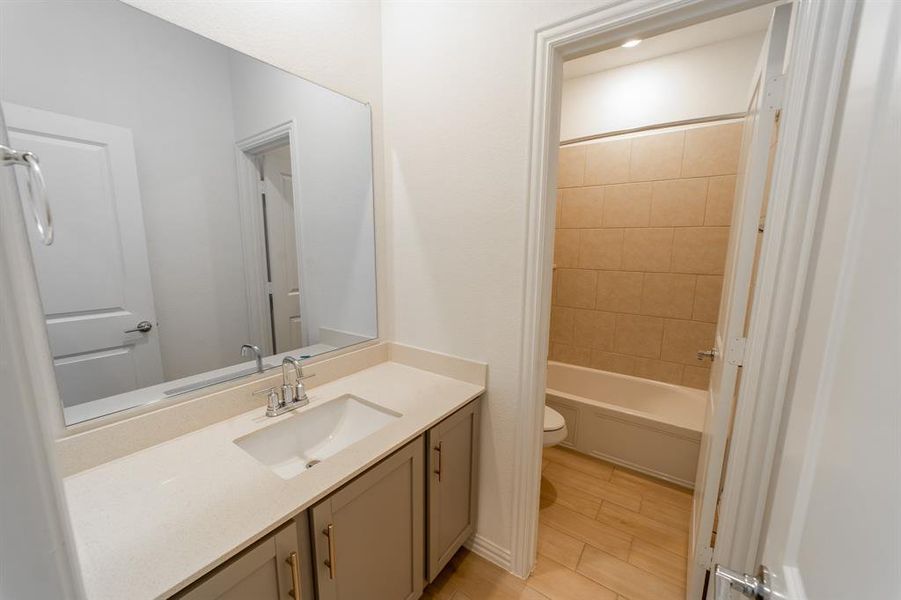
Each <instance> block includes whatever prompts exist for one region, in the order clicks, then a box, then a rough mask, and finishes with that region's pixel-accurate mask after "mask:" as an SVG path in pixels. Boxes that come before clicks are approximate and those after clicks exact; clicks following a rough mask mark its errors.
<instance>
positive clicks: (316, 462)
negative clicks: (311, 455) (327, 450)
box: [307, 460, 320, 469]
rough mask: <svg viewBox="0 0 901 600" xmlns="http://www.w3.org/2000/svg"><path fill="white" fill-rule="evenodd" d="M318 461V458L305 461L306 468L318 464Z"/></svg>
mask: <svg viewBox="0 0 901 600" xmlns="http://www.w3.org/2000/svg"><path fill="white" fill-rule="evenodd" d="M319 462H320V461H318V460H311V461H310V462H308V463H307V468H308V469H310V468H312V467H315V466H316V465H318V464H319Z"/></svg>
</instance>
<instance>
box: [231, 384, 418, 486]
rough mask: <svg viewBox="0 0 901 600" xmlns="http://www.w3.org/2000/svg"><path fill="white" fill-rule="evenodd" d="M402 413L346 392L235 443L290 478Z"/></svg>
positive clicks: (383, 425) (369, 433)
mask: <svg viewBox="0 0 901 600" xmlns="http://www.w3.org/2000/svg"><path fill="white" fill-rule="evenodd" d="M400 416H401V415H400V414H399V413H396V412H394V411H392V410H388V409H387V408H383V407H381V406H378V405H376V404H373V403H372V402H368V401H366V400H363V399H362V398H357V397H356V396H351V395H350V394H345V395H344V396H340V397H338V398H335V399H334V400H329V401H328V402H325V403H323V404H321V405H319V406H315V407H314V408H311V409H309V410H305V411H302V412H297V413H294V414H293V415H292V416H291V417H290V418H288V419H285V420H283V421H281V422H279V423H276V424H274V425H270V426H269V427H265V428H263V429H260V430H259V431H255V432H253V433H251V434H248V435H245V436H244V437H242V438H238V439H237V440H235V444H237V445H238V447H240V448H241V449H242V450H244V452H247V453H248V454H249V455H251V456H252V457H254V458H255V459H256V460H258V461H259V462H261V463H263V464H264V465H266V466H267V467H269V468H270V469H272V470H273V471H274V472H275V474H276V475H278V476H279V477H281V478H282V479H291V478H292V477H296V476H297V475H299V474H301V473H303V472H304V471H305V470H307V469H309V468H310V467H312V466H313V465H316V464H317V463H319V462H321V461H323V460H325V459H326V458H328V457H330V456H332V455H334V454H336V453H338V452H340V451H341V450H343V449H345V448H347V447H348V446H350V445H352V444H354V443H355V442H358V441H360V440H362V439H363V438H365V437H367V436H369V435H372V434H373V433H375V432H376V431H378V430H380V429H382V428H383V427H385V426H386V425H388V424H389V423H391V422H392V421H394V420H395V419H398V418H399V417H400Z"/></svg>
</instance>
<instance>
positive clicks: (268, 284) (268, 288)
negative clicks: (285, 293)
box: [263, 281, 272, 296]
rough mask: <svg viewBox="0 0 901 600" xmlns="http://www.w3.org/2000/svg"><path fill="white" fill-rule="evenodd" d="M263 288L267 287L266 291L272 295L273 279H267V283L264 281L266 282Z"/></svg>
mask: <svg viewBox="0 0 901 600" xmlns="http://www.w3.org/2000/svg"><path fill="white" fill-rule="evenodd" d="M263 289H265V290H266V293H267V294H269V295H270V296H271V295H272V282H271V281H267V282H266V283H264V284H263Z"/></svg>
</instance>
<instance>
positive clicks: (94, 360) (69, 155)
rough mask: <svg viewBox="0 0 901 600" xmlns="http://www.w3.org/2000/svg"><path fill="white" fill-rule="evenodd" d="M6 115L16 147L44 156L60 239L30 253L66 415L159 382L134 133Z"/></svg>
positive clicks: (52, 116)
mask: <svg viewBox="0 0 901 600" xmlns="http://www.w3.org/2000/svg"><path fill="white" fill-rule="evenodd" d="M4 113H5V115H6V119H7V124H8V127H9V137H10V141H11V142H12V143H13V145H14V146H18V147H27V148H28V149H29V150H31V151H33V152H35V153H36V154H37V155H38V156H40V157H41V164H42V166H43V167H44V173H45V178H46V181H47V187H48V189H50V190H52V197H51V199H52V203H53V211H54V212H53V218H54V222H55V226H56V230H57V235H56V240H55V241H54V243H53V245H52V246H44V245H43V244H41V243H40V241H38V240H37V238H36V236H35V235H34V233H33V232H32V233H31V249H32V256H33V257H34V262H35V270H36V273H37V279H38V285H39V287H40V292H41V302H42V303H43V305H44V312H45V314H46V318H47V333H48V336H49V338H50V349H51V352H52V353H53V363H54V368H55V370H56V378H57V382H58V384H59V388H60V389H59V391H60V396H61V398H62V401H63V404H64V406H65V407H66V410H67V411H68V410H73V408H72V407H75V406H77V405H80V404H84V403H86V402H90V401H91V400H97V399H98V398H104V397H106V396H112V395H114V394H121V393H123V392H130V391H132V390H135V389H138V388H141V387H145V386H148V385H154V384H157V383H161V382H162V381H163V369H162V360H161V356H160V345H159V337H158V328H157V321H156V311H155V310H154V301H153V290H152V287H151V282H150V266H149V263H148V260H147V242H146V238H145V234H144V217H143V213H142V209H141V194H140V191H139V188H138V172H137V167H136V162H135V151H134V144H133V141H132V134H131V131H130V130H128V129H126V128H124V127H118V126H116V125H110V124H108V123H101V122H98V121H89V120H87V119H81V118H76V117H72V116H69V115H64V114H59V113H55V112H50V111H46V110H39V109H35V108H31V107H26V106H20V105H16V104H12V103H4ZM18 175H19V176H21V173H19V174H18ZM20 183H21V181H20ZM22 187H23V190H22V193H21V194H20V195H21V197H22V198H25V197H27V195H26V193H25V190H24V186H22ZM145 321H146V323H143V322H145ZM139 323H141V324H142V325H141V326H139ZM148 324H149V328H147V327H148ZM145 328H146V330H145ZM74 410H78V409H74Z"/></svg>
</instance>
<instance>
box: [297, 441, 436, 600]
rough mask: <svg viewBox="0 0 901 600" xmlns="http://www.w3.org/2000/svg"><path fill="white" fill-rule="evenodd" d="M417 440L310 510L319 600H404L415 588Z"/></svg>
mask: <svg viewBox="0 0 901 600" xmlns="http://www.w3.org/2000/svg"><path fill="white" fill-rule="evenodd" d="M422 453H423V440H422V438H421V437H420V438H418V439H416V440H415V441H414V442H411V443H410V444H408V445H407V446H404V447H403V448H401V449H400V450H398V451H397V452H395V453H394V454H392V455H391V456H390V457H388V458H387V459H385V460H384V461H382V462H381V463H379V464H378V465H376V466H375V467H372V468H371V469H369V470H368V471H367V472H366V473H364V474H363V475H361V476H359V477H358V478H356V479H355V480H353V481H352V482H350V483H349V484H347V485H346V486H344V487H343V488H341V489H340V490H338V491H337V492H335V493H334V494H332V495H331V496H329V497H328V498H326V499H325V500H323V501H322V502H320V503H319V504H317V505H316V506H314V507H313V509H312V510H311V522H312V528H313V531H312V536H313V557H314V565H315V566H314V569H313V571H314V573H315V576H316V587H317V591H318V592H319V595H318V598H319V600H361V599H363V598H365V599H366V600H407V599H411V600H412V599H415V598H418V597H419V596H420V594H421V593H422V588H423V583H424V582H423V577H422V564H423V545H424V541H423V521H424V500H423V495H424V494H423V457H422Z"/></svg>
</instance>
